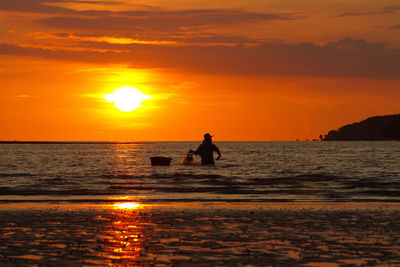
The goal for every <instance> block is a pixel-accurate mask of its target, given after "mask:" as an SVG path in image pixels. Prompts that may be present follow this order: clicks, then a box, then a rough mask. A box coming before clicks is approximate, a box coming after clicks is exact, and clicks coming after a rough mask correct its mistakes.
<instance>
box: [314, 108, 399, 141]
mask: <svg viewBox="0 0 400 267" xmlns="http://www.w3.org/2000/svg"><path fill="white" fill-rule="evenodd" d="M320 139H321V140H322V141H380V140H400V114H397V115H387V116H376V117H370V118H368V119H366V120H363V121H361V122H356V123H353V124H348V125H345V126H343V127H341V128H339V129H338V130H332V131H330V132H329V133H328V134H327V135H325V136H322V135H321V136H320Z"/></svg>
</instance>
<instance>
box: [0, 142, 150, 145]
mask: <svg viewBox="0 0 400 267" xmlns="http://www.w3.org/2000/svg"><path fill="white" fill-rule="evenodd" d="M151 143H154V142H146V141H139V142H118V141H0V144H51V145H53V144H65V145H69V144H78V145H98V144H151Z"/></svg>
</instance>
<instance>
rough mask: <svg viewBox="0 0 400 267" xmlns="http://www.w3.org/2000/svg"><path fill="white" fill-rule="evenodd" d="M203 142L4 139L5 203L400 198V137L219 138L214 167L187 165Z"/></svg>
mask: <svg viewBox="0 0 400 267" xmlns="http://www.w3.org/2000/svg"><path fill="white" fill-rule="evenodd" d="M199 144H200V142H140V143H129V144H110V143H100V144H99V143H89V144H88V143H62V144H52V143H48V144H29V143H27V144H0V203H10V202H12V203H13V202H18V203H19V202H51V203H65V202H66V203H107V202H115V201H135V202H140V203H169V202H226V203H229V202H255V203H266V202H400V142H396V141H394V142H389V141H388V142H215V144H216V145H217V146H218V147H219V148H220V150H221V152H222V158H221V160H219V161H217V162H216V166H201V165H200V158H199V157H195V162H196V164H195V165H193V166H184V165H180V161H181V159H182V158H183V157H184V156H185V155H186V153H187V152H188V150H190V149H196V148H197V146H198V145H199ZM152 156H167V157H171V158H172V163H171V166H167V167H161V166H158V167H152V166H151V165H150V157H152Z"/></svg>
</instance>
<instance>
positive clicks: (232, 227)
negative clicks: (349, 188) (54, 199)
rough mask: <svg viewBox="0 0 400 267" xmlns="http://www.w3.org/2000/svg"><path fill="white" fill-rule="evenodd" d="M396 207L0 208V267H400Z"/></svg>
mask: <svg viewBox="0 0 400 267" xmlns="http://www.w3.org/2000/svg"><path fill="white" fill-rule="evenodd" d="M399 211H400V207H399V205H398V204H397V205H388V204H385V206H382V205H381V204H373V203H369V204H368V203H367V204H365V205H358V204H355V205H351V204H344V205H334V204H332V205H327V204H310V205H306V204H271V205H267V204H265V205H256V204H242V205H239V204H237V205H226V204H207V205H206V204H196V203H190V204H184V205H176V204H168V205H137V204H133V205H129V204H124V205H122V206H121V205H119V206H117V205H115V206H112V205H108V206H104V205H92V206H84V205H81V206H79V205H76V206H68V205H45V204H42V205H41V206H38V205H36V206H29V205H28V206H27V205H20V206H18V205H17V206H15V205H14V206H13V205H2V206H0V232H1V240H0V265H1V266H15V265H18V266H24V265H39V266H49V265H50V266H55V265H59V266H82V265H85V266H95V265H102V266H104V265H116V266H126V265H144V266H148V265H161V266H162V265H177V266H193V265H196V266H245V265H248V266H252V265H253V266H268V265H277V266H290V265H293V266H294V265H301V266H358V265H368V266H386V265H390V264H392V266H400V212H399Z"/></svg>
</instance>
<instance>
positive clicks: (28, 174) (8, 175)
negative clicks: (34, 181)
mask: <svg viewBox="0 0 400 267" xmlns="http://www.w3.org/2000/svg"><path fill="white" fill-rule="evenodd" d="M30 176H34V175H33V174H30V173H27V172H16V173H0V177H30Z"/></svg>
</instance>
